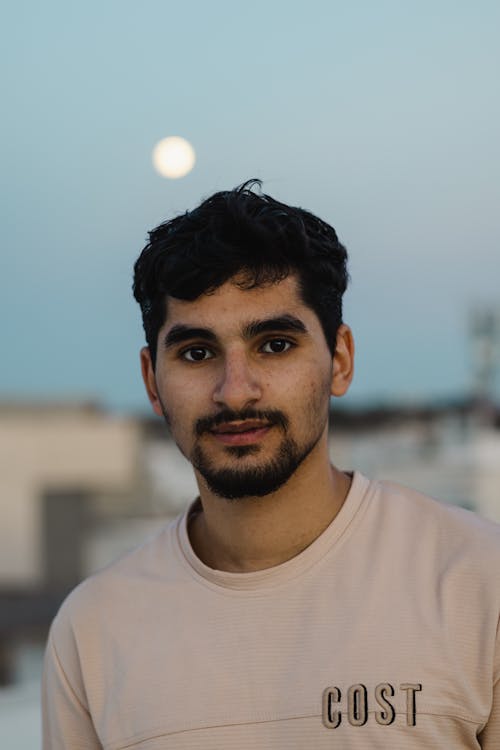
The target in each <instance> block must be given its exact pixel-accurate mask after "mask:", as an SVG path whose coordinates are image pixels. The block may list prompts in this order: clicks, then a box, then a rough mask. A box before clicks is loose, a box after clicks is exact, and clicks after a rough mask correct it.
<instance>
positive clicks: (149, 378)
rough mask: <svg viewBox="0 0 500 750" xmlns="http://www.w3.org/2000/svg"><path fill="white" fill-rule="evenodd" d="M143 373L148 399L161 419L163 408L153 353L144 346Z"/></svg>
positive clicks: (142, 350)
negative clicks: (152, 359)
mask: <svg viewBox="0 0 500 750" xmlns="http://www.w3.org/2000/svg"><path fill="white" fill-rule="evenodd" d="M141 371H142V379H143V380H144V385H145V386H146V392H147V394H148V398H149V400H150V401H151V406H152V407H153V411H154V413H155V414H158V416H159V417H162V416H163V409H162V406H161V401H160V398H159V396H158V387H157V385H156V378H155V371H154V367H153V362H152V361H151V352H150V351H149V347H148V346H144V347H143V348H142V349H141Z"/></svg>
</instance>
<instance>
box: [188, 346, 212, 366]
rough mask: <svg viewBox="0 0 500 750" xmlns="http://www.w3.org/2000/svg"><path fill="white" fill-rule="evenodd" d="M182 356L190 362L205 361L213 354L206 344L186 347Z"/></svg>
mask: <svg viewBox="0 0 500 750" xmlns="http://www.w3.org/2000/svg"><path fill="white" fill-rule="evenodd" d="M181 356H182V358H183V359H186V360H187V361H188V362H204V361H205V360H206V359H210V358H211V357H213V354H212V352H211V351H210V350H209V349H206V348H205V347H204V346H192V347H191V348H190V349H185V350H184V351H183V352H182V354H181Z"/></svg>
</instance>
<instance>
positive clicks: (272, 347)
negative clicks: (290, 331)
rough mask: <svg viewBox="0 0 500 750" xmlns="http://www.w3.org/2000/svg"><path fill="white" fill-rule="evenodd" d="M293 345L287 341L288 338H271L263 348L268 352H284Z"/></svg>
mask: <svg viewBox="0 0 500 750" xmlns="http://www.w3.org/2000/svg"><path fill="white" fill-rule="evenodd" d="M291 346H292V344H291V343H290V341H287V340H286V339H270V340H269V341H266V343H265V344H264V346H263V347H262V350H263V351H265V352H266V354H282V353H283V352H286V351H288V349H290V347H291Z"/></svg>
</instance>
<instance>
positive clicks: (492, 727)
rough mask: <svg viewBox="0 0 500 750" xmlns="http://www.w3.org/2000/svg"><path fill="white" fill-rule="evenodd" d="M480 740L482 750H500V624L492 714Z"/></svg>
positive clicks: (499, 628) (499, 627)
mask: <svg viewBox="0 0 500 750" xmlns="http://www.w3.org/2000/svg"><path fill="white" fill-rule="evenodd" d="M478 739H479V746H480V747H481V748H482V750H499V748H500V622H499V625H498V629H497V642H496V653H495V670H494V675H493V701H492V705H491V712H490V715H489V718H488V721H487V722H486V726H485V727H484V729H483V730H482V732H481V734H480V735H479V737H478Z"/></svg>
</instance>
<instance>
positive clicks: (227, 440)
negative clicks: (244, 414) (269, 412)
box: [211, 419, 272, 445]
mask: <svg viewBox="0 0 500 750" xmlns="http://www.w3.org/2000/svg"><path fill="white" fill-rule="evenodd" d="M271 427H272V425H271V424H269V423H268V422H259V421H257V420H252V419H248V420H245V421H243V422H227V423H224V424H220V425H218V426H217V427H216V428H215V429H214V430H211V434H212V435H213V436H214V437H215V438H216V439H217V440H219V441H220V442H221V443H223V444H224V445H249V444H250V443H255V442H257V441H258V440H260V439H261V438H263V437H264V436H265V435H266V434H267V433H268V432H269V430H270V429H271Z"/></svg>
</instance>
